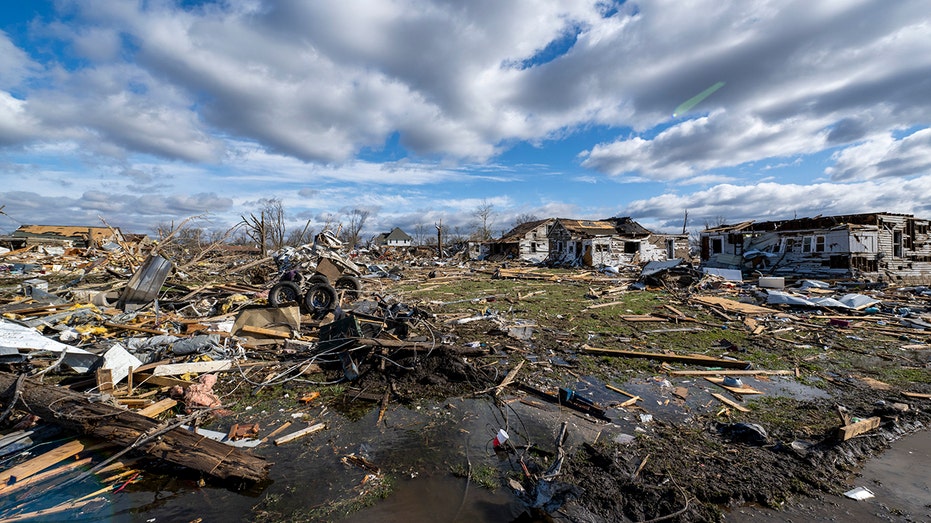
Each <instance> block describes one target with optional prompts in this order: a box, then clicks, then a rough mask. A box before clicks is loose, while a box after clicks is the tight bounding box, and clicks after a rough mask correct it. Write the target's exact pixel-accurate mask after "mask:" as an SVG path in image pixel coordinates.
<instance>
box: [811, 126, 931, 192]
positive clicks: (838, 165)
mask: <svg viewBox="0 0 931 523" xmlns="http://www.w3.org/2000/svg"><path fill="white" fill-rule="evenodd" d="M831 159H832V160H834V161H835V164H834V165H833V166H831V167H828V168H827V169H825V170H824V172H825V174H827V175H829V176H830V177H831V179H832V180H835V181H853V180H867V179H872V178H882V177H890V176H910V175H914V174H915V173H928V172H931V128H925V129H920V130H918V131H916V132H914V133H912V134H910V135H908V136H906V137H904V138H902V139H901V140H896V139H894V138H893V137H892V136H891V135H885V136H879V137H876V138H874V139H872V140H868V141H866V142H864V143H861V144H858V145H855V146H852V147H848V148H846V149H843V150H841V151H839V152H837V153H834V155H833V156H832V157H831ZM928 190H929V191H931V187H929V189H928Z"/></svg>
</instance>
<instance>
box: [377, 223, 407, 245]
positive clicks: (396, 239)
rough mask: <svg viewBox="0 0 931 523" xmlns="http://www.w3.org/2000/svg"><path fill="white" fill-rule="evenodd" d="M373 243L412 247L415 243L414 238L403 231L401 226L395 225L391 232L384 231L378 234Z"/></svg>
mask: <svg viewBox="0 0 931 523" xmlns="http://www.w3.org/2000/svg"><path fill="white" fill-rule="evenodd" d="M372 243H373V244H374V245H376V246H378V247H410V246H411V245H412V244H413V243H414V238H412V237H411V236H410V235H408V234H407V233H406V232H404V231H402V230H401V228H400V227H395V228H394V229H392V230H391V232H383V233H381V234H379V235H378V236H376V237H375V238H374V239H373V240H372Z"/></svg>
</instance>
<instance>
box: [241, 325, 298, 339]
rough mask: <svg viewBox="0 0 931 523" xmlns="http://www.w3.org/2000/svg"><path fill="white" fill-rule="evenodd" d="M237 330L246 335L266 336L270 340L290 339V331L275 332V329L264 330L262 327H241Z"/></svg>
mask: <svg viewBox="0 0 931 523" xmlns="http://www.w3.org/2000/svg"><path fill="white" fill-rule="evenodd" d="M239 330H240V331H241V332H245V333H246V334H258V335H260V336H268V337H270V338H285V339H287V338H290V337H291V332H290V331H288V332H285V331H280V330H275V329H265V328H262V327H254V326H252V325H243V326H242V328H241V329H239Z"/></svg>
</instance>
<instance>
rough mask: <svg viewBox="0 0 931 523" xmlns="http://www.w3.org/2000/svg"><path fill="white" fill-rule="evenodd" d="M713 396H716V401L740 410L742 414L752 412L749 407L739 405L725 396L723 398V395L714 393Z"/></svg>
mask: <svg viewBox="0 0 931 523" xmlns="http://www.w3.org/2000/svg"><path fill="white" fill-rule="evenodd" d="M711 395H712V396H714V399H716V400H718V401H720V402H721V403H723V404H725V405H727V406H728V407H733V408H735V409H737V410H739V411H740V412H750V409H748V408H747V407H744V406H743V405H741V404H740V403H737V402H736V401H732V400H731V399H729V398H727V397H725V396H722V395H721V394H718V393H717V392H712V393H711Z"/></svg>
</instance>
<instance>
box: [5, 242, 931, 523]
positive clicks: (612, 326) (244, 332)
mask: <svg viewBox="0 0 931 523" xmlns="http://www.w3.org/2000/svg"><path fill="white" fill-rule="evenodd" d="M392 252H393V253H394V254H392V255H391V256H388V255H386V254H384V253H378V252H353V253H349V254H347V253H346V252H345V248H344V246H343V245H342V244H341V243H340V242H339V240H338V239H337V238H336V236H335V235H333V234H332V233H331V232H329V231H324V232H323V233H320V234H318V235H317V236H316V237H315V239H314V243H313V244H309V245H303V246H300V247H293V248H292V247H288V248H284V249H281V250H279V251H276V252H273V253H271V254H270V255H269V256H266V257H262V256H261V255H260V254H258V253H255V252H242V251H237V250H227V249H224V248H221V247H220V246H210V247H208V248H204V249H203V250H201V251H199V252H187V253H184V252H183V251H182V250H179V249H177V248H176V246H174V245H173V244H172V243H171V242H170V241H162V242H160V243H159V244H155V243H151V242H148V243H147V242H145V241H144V240H133V241H129V240H126V239H120V240H119V241H115V242H111V243H104V244H102V245H101V246H90V247H82V248H75V247H69V248H66V249H57V248H49V247H43V246H39V245H32V246H28V247H24V248H21V249H15V250H10V251H9V252H5V253H3V254H0V267H3V269H2V270H4V271H5V272H4V274H3V276H4V279H3V284H4V287H3V292H2V294H0V315H2V318H0V366H2V371H0V391H2V392H0V394H2V395H0V397H2V401H3V409H2V412H0V422H2V423H3V428H4V434H3V436H2V439H0V457H4V459H5V460H6V461H5V462H4V463H5V465H4V466H3V467H2V468H4V470H5V472H4V474H5V476H3V477H2V478H0V479H2V480H3V481H2V484H0V493H2V492H10V493H16V495H14V496H12V497H9V498H8V499H10V500H12V501H11V502H9V503H6V504H5V505H4V508H3V512H2V513H0V516H3V517H13V516H15V517H20V518H22V517H28V516H29V515H30V514H33V513H36V512H37V511H38V510H40V509H38V508H37V505H36V504H35V500H36V499H37V498H36V496H34V495H31V494H28V493H27V492H32V491H31V490H29V489H31V488H33V487H35V486H42V488H44V489H46V490H49V491H52V492H57V490H56V489H60V488H61V487H60V486H61V485H69V486H73V485H81V484H82V482H84V481H85V480H86V479H88V478H89V477H91V476H94V477H97V478H102V477H103V475H104V474H128V475H127V476H125V477H123V481H122V482H120V483H119V485H121V486H123V487H125V486H126V485H128V484H130V483H131V482H133V481H135V479H134V478H136V477H137V476H134V474H136V475H138V474H139V473H140V471H144V470H146V467H147V466H150V465H149V464H151V463H153V462H157V463H159V464H160V466H171V467H177V468H178V469H181V468H184V469H187V470H193V471H196V473H197V474H199V475H200V476H201V477H202V478H206V479H208V480H211V481H218V482H227V483H230V482H231V483H236V484H246V483H249V484H263V482H267V481H268V480H269V474H270V470H273V469H272V463H271V462H270V461H269V460H267V459H265V458H263V457H262V456H263V454H264V453H273V452H274V449H276V448H277V447H281V448H283V449H286V448H287V447H288V444H289V443H292V442H296V441H298V440H301V441H302V442H303V443H304V444H307V442H311V441H315V439H316V438H321V440H322V439H324V438H327V437H330V438H332V435H328V433H331V432H332V431H334V428H333V427H334V426H336V423H335V421H336V419H337V415H336V414H333V410H336V409H346V410H348V408H347V406H346V404H355V403H358V402H364V403H365V405H366V408H368V409H371V411H372V416H373V418H374V417H375V414H374V412H375V411H377V421H376V424H377V425H378V426H380V427H381V426H384V425H385V423H386V419H390V416H391V414H390V412H391V407H392V406H393V405H405V406H413V407H415V408H419V407H420V406H421V403H420V402H424V401H427V400H436V401H447V400H448V398H454V397H459V398H480V399H482V400H486V401H488V402H489V403H490V404H493V405H495V406H496V407H497V408H499V409H500V411H501V412H505V413H512V414H513V415H517V416H524V417H526V418H527V419H528V420H533V422H532V423H527V424H524V423H523V419H521V423H515V422H513V421H512V420H510V419H509V418H508V416H510V415H512V414H508V415H506V416H502V418H503V420H502V423H500V424H499V426H495V427H494V433H495V436H494V439H493V440H492V437H489V441H493V444H491V445H490V446H489V452H488V454H489V455H488V456H486V458H487V459H488V460H489V461H490V462H492V463H496V464H495V465H494V467H495V470H497V471H499V472H500V473H501V479H502V481H501V484H502V485H504V484H507V485H508V486H509V487H511V489H512V490H513V491H514V493H516V496H517V497H518V498H519V499H521V500H522V502H523V503H524V505H525V506H526V508H527V509H528V510H529V511H531V512H533V511H536V512H541V513H551V512H554V511H556V510H570V511H571V510H573V509H572V507H576V509H585V510H588V511H590V512H597V510H595V507H598V506H603V505H604V504H605V503H608V501H606V499H602V498H601V497H599V496H601V494H598V493H595V492H592V489H590V488H586V480H587V479H591V478H595V477H597V478H600V481H601V480H603V481H609V480H608V479H605V478H604V477H603V475H604V474H606V473H607V472H606V471H608V472H610V473H611V474H613V476H612V478H611V479H610V481H611V482H612V483H610V485H608V486H607V487H605V488H606V491H605V492H607V493H613V494H616V495H617V496H616V498H617V499H621V498H622V497H623V501H617V500H615V501H614V503H615V504H614V505H612V507H614V508H613V509H614V510H616V512H615V513H614V514H602V516H603V517H605V518H606V519H612V518H614V519H621V518H620V517H619V514H620V513H622V512H623V513H624V515H625V517H628V518H632V519H652V518H659V517H663V516H670V515H672V516H674V515H678V514H684V513H686V512H688V511H692V512H691V514H692V515H693V516H694V517H695V518H696V519H700V518H701V517H704V516H709V515H710V514H712V513H713V512H714V510H715V509H714V508H712V507H713V506H714V505H715V504H716V503H719V502H720V500H721V499H724V500H735V501H742V500H753V499H754V498H753V497H752V496H751V495H750V494H749V493H748V492H747V491H746V488H747V487H746V486H738V485H737V484H738V483H739V482H740V481H745V482H747V478H746V477H743V478H741V477H739V476H735V477H734V478H733V480H734V481H723V482H722V483H721V485H720V488H730V489H733V492H731V493H722V492H721V491H720V490H714V489H712V488H705V487H701V486H700V485H699V481H704V480H708V481H709V482H710V483H715V482H714V481H711V479H710V478H712V475H713V474H715V473H717V474H721V473H723V472H722V470H717V469H716V467H717V465H714V466H712V465H710V464H709V465H708V467H707V468H706V469H705V470H700V471H696V470H692V469H682V470H684V471H686V472H683V474H684V475H688V473H690V472H695V473H696V475H695V478H696V479H695V480H694V481H690V482H689V481H688V480H687V479H686V478H682V477H677V478H675V481H672V482H670V481H669V479H670V478H672V477H673V476H671V475H670V474H669V470H679V469H678V468H676V467H687V466H688V467H691V466H692V465H688V464H686V463H685V462H686V461H687V459H689V458H690V457H691V458H694V457H695V456H696V455H703V453H706V452H709V450H708V449H709V448H720V447H721V446H724V447H726V448H728V449H729V450H728V452H730V453H734V454H740V455H741V456H747V457H748V458H747V459H750V458H751V457H752V459H757V460H760V461H761V462H764V463H771V461H769V460H773V461H775V460H776V458H774V457H773V455H775V454H777V453H785V452H788V453H790V455H791V456H795V457H797V458H798V459H799V463H796V464H795V465H794V466H795V467H796V468H795V469H793V470H796V471H797V470H804V468H805V467H810V466H811V465H810V463H811V462H814V461H815V460H818V459H822V456H823V459H824V460H825V462H827V460H829V459H831V458H829V457H827V456H830V452H832V449H836V448H837V447H838V446H839V445H851V446H852V445H858V444H862V445H864V451H863V455H867V454H868V450H867V447H866V446H865V444H863V443H860V442H859V441H858V437H860V436H862V435H864V434H876V433H879V432H880V431H883V430H889V431H892V430H893V428H894V427H915V426H920V423H921V419H925V418H920V416H925V411H926V410H927V409H920V408H918V409H916V408H913V407H910V406H909V405H908V404H906V402H907V401H916V402H925V403H926V402H927V401H928V400H929V399H931V380H926V381H927V382H922V381H921V380H915V379H912V376H916V375H917V376H925V375H927V374H928V372H929V368H931V361H929V360H928V358H927V354H929V353H928V352H926V351H927V349H929V348H931V345H929V343H928V342H929V341H931V338H929V337H931V290H929V288H928V287H923V286H911V287H901V286H900V287H894V286H890V285H877V284H874V283H867V282H854V281H818V280H797V281H791V280H789V279H786V278H784V277H779V278H776V277H760V278H758V279H754V280H752V281H751V280H745V279H743V278H742V276H741V275H739V274H738V275H736V276H735V275H734V274H732V273H731V272H727V270H723V269H719V270H713V271H707V272H700V271H698V270H696V269H694V268H693V267H692V266H691V265H689V264H688V263H686V262H684V261H683V260H681V259H674V260H670V261H664V262H650V263H646V264H643V265H642V266H641V265H633V264H631V265H630V266H627V265H623V264H615V265H614V266H610V267H609V266H605V267H603V268H602V269H600V270H599V269H578V268H571V269H566V268H543V267H540V266H535V265H530V264H524V263H519V262H515V261H513V260H510V261H508V262H506V263H501V264H494V263H489V262H487V261H483V262H469V263H466V262H463V261H460V260H459V258H458V257H457V258H455V259H443V260H439V259H436V258H435V257H434V253H433V252H432V251H427V250H425V251H424V252H421V253H419V254H418V253H417V251H416V250H413V249H412V250H408V251H403V252H397V251H392ZM861 357H862V359H860V358H861ZM877 360H882V361H888V362H891V363H890V368H892V370H889V371H888V372H887V373H886V374H882V375H881V374H879V373H878V370H877V369H878V366H877V364H876V361H877ZM893 367H894V368H893ZM884 379H885V380H887V381H884ZM896 379H897V380H898V381H896ZM888 381H892V383H889V382H888ZM272 390H274V391H275V394H277V395H279V396H284V397H285V398H286V399H287V401H288V402H289V404H291V405H300V406H301V407H302V408H301V409H300V410H299V411H297V412H294V413H293V416H294V417H293V419H289V420H288V421H286V422H284V423H281V422H280V421H279V422H278V423H276V424H275V425H272V426H263V424H262V423H258V422H255V421H254V420H253V419H249V420H246V419H245V417H244V413H245V412H246V411H245V410H244V409H241V408H240V406H238V405H237V401H241V400H242V399H243V398H249V397H255V396H257V395H260V394H262V393H263V392H264V391H272ZM825 391H828V392H825ZM806 394H807V395H808V396H805V395H806ZM776 397H780V398H781V397H788V398H790V399H789V400H785V403H775V406H771V405H770V406H767V405H766V404H765V401H763V400H760V399H759V398H767V399H768V400H769V401H776V400H773V399H772V398H776ZM799 397H803V399H799ZM903 398H904V399H903ZM879 401H882V402H883V403H882V404H879V403H878V402H879ZM806 402H808V403H806ZM815 404H817V407H813V406H812V405H815ZM787 405H792V406H798V405H801V406H799V407H798V408H799V409H802V410H801V411H802V412H803V413H804V414H805V416H808V418H804V419H802V417H801V415H800V416H799V419H790V420H786V419H784V418H792V416H791V415H790V416H784V417H782V418H781V417H778V416H775V415H773V414H771V412H770V411H768V410H767V409H772V410H778V409H781V408H785V407H786V406H787ZM825 405H828V406H829V407H830V408H828V409H825V408H824V406H825ZM835 407H838V408H836V409H835ZM805 409H807V410H805ZM275 410H278V409H275ZM280 410H281V411H282V412H285V409H283V408H282V409H280ZM437 410H438V411H441V412H442V411H443V410H444V409H437ZM445 410H446V411H449V410H451V408H447V409H445ZM826 410H827V411H829V412H828V414H829V415H825V414H824V412H825V411H826ZM835 410H837V413H835V412H834V411H835ZM764 413H769V416H770V417H769V418H765V419H759V418H762V417H763V414H764ZM837 414H840V419H837V417H836V416H837ZM438 416H439V414H438ZM567 420H568V421H567ZM793 423H795V424H793ZM205 425H206V426H211V425H214V426H215V427H214V428H221V429H223V430H221V431H216V430H208V429H205V428H204V426H205ZM528 425H529V426H530V427H535V428H537V429H539V428H540V427H543V432H546V431H547V430H549V431H551V432H555V434H544V435H543V436H541V435H540V434H539V433H534V430H533V429H532V428H527V426H528ZM900 430H902V431H905V430H906V429H900ZM686 432H687V433H688V434H685V435H683V433H686ZM631 434H635V436H631ZM62 435H65V436H64V437H65V438H66V440H67V441H66V442H65V443H64V444H59V447H58V448H56V449H54V450H53V451H49V452H45V453H31V452H30V451H29V450H28V449H30V448H32V445H33V444H34V443H39V442H42V441H51V438H53V437H62ZM552 435H555V444H554V445H552V447H553V448H554V451H552V452H550V451H542V450H541V448H540V445H537V444H536V443H535V442H538V441H543V440H545V441H546V443H544V446H550V445H549V442H550V441H552V439H550V436H552ZM686 435H687V436H689V437H690V438H691V440H689V438H686V437H685V436H686ZM78 437H80V438H82V439H77V438H78ZM84 438H86V439H84ZM333 439H337V438H333ZM27 441H28V442H27ZM702 441H706V442H713V443H709V444H708V447H701V446H700V442H702ZM263 444H264V445H263ZM297 444H300V443H297ZM104 447H105V448H106V449H107V450H106V454H107V456H105V457H104V456H101V455H100V448H104ZM90 449H95V451H94V452H91V451H90ZM252 449H255V450H252ZM674 449H675V450H680V449H681V452H673V450H674ZM658 450H665V451H667V452H665V454H668V456H666V455H663V456H661V455H659V454H658V453H657V451H658ZM338 454H339V455H340V456H342V457H341V458H339V460H340V462H341V463H342V464H344V465H347V466H350V467H351V468H357V469H361V470H362V471H363V473H364V480H363V482H364V484H365V485H366V487H365V488H360V489H359V491H360V492H361V491H367V492H371V491H374V490H375V486H376V485H377V486H378V487H380V488H382V487H384V486H385V485H388V484H389V483H390V482H388V481H383V479H384V477H385V476H386V475H387V474H389V473H390V471H391V469H392V466H391V465H390V464H385V463H382V462H381V461H375V460H374V459H373V458H372V457H371V456H369V455H368V454H367V453H365V452H362V451H361V450H360V451H359V452H343V449H340V450H339V452H338ZM675 454H681V462H680V461H679V460H678V458H679V456H675ZM75 455H77V456H78V457H79V458H80V461H81V462H82V463H83V464H85V465H87V467H88V468H90V472H88V471H86V470H85V471H83V472H82V471H81V470H79V467H77V466H74V464H73V463H70V462H66V461H65V460H66V458H68V457H70V456H75ZM779 457H782V456H779ZM494 458H497V459H498V461H497V462H495V461H491V460H492V459H494ZM468 459H469V457H468V455H466V460H468ZM727 459H730V458H729V457H728V458H727ZM803 460H808V461H806V462H805V463H802V461H803ZM720 461H721V462H722V463H724V462H726V461H727V460H726V459H723V458H722V459H721V460H720ZM166 463H167V464H168V465H165V464H166ZM375 463H378V465H375ZM469 467H470V469H471V461H469ZM749 468H752V467H749ZM470 474H471V472H467V473H466V476H467V477H469V478H471V477H472V476H471V475H470ZM703 474H705V475H707V477H706V476H703ZM777 476H778V475H777V474H775V473H774V474H773V475H772V479H771V481H777ZM812 477H814V474H813V473H812ZM599 484H601V483H599ZM810 484H811V485H814V486H816V487H817V488H827V487H826V486H825V484H824V480H823V479H821V480H817V479H810ZM116 488H120V487H116ZM703 488H704V489H705V490H702V489H703ZM715 488H717V487H715ZM742 489H743V490H742ZM113 490H115V489H113ZM113 490H110V491H109V492H111V493H112V492H113ZM69 492H70V491H69ZM772 492H774V493H773V494H772V496H770V497H767V496H760V497H759V498H758V500H760V501H761V502H767V501H768V500H770V499H776V498H778V497H779V495H781V494H787V493H786V492H783V491H781V490H779V489H778V488H775V487H773V490H772ZM85 494H86V492H84V493H83V494H82V496H83V495H85ZM92 494H97V495H95V496H90V497H88V498H87V500H93V499H97V498H99V494H100V493H92ZM606 495H607V494H606ZM636 495H641V496H642V499H641V500H640V501H639V502H638V501H637V498H636ZM631 496H634V497H633V498H632V497H631ZM74 498H75V496H73V495H71V494H68V497H64V498H63V499H61V503H59V504H58V505H55V506H54V507H52V508H54V509H55V510H59V511H65V510H72V509H74V506H75V505H74V502H75V499H74ZM654 502H655V506H654V505H651V504H652V503H654ZM88 503H89V501H88ZM86 505H87V504H85V505H82V507H84V506H86ZM621 506H622V508H618V507H621ZM41 510H46V509H45V508H43V509H41ZM87 510H90V507H89V506H87ZM709 517H710V516H709Z"/></svg>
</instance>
